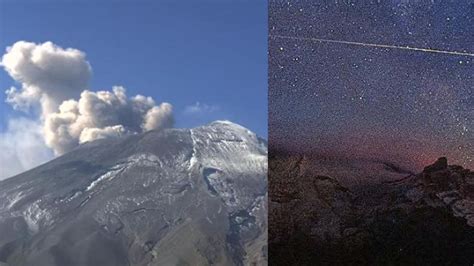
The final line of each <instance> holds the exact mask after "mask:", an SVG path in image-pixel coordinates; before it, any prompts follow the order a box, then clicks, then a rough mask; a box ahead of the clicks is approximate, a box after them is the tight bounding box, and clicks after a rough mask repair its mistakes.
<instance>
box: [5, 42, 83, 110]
mask: <svg viewBox="0 0 474 266" xmlns="http://www.w3.org/2000/svg"><path fill="white" fill-rule="evenodd" d="M0 64H1V65H2V66H3V68H4V69H5V70H6V71H7V72H8V74H9V75H10V76H11V77H12V78H13V79H14V80H15V81H17V82H18V83H20V84H21V88H20V89H18V88H16V87H12V88H10V89H8V90H7V91H6V94H7V102H8V103H10V104H11V105H12V106H13V107H14V108H15V109H20V110H27V109H29V108H30V107H35V106H36V105H38V104H39V105H40V108H41V111H42V114H43V115H46V114H47V113H50V112H54V111H55V110H56V108H57V107H58V106H59V105H60V104H61V103H62V102H63V101H64V100H67V99H71V98H75V97H77V96H78V95H79V93H80V92H81V91H82V90H84V89H87V88H88V84H89V80H90V78H91V75H92V69H91V66H90V64H89V62H87V61H86V59H85V54H84V53H83V52H81V51H79V50H76V49H72V48H68V49H63V48H61V47H59V46H57V45H55V44H53V43H51V42H45V43H41V44H35V43H31V42H25V41H19V42H16V43H15V44H13V45H12V46H10V47H8V48H7V50H6V53H5V54H4V55H3V57H2V61H1V63H0Z"/></svg>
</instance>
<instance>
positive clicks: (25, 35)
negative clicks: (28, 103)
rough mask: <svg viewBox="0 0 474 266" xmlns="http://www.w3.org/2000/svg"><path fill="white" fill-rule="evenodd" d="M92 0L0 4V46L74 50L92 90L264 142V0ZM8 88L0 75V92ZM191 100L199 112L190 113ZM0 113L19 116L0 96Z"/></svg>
mask: <svg viewBox="0 0 474 266" xmlns="http://www.w3.org/2000/svg"><path fill="white" fill-rule="evenodd" d="M98 2H99V1H86V0H82V1H80V0H77V1H62V2H60V1H39V0H36V1H25V0H20V1H10V0H0V5H1V6H0V10H1V11H0V47H1V49H2V50H4V49H5V48H6V47H7V46H10V45H12V44H13V43H15V42H16V41H19V40H26V41H30V42H36V43H41V42H45V41H52V42H53V43H55V44H57V45H59V46H61V47H64V48H66V47H72V48H76V49H79V50H81V51H83V52H85V53H86V54H87V60H88V61H89V62H90V63H91V65H92V69H93V77H92V81H91V88H92V89H93V90H110V89H111V87H112V86H113V85H121V86H124V87H126V88H127V94H128V95H129V96H133V95H135V94H142V95H145V96H152V97H153V98H154V99H155V100H156V101H157V102H163V101H166V102H170V103H171V104H173V106H174V113H175V118H176V126H177V127H193V126H196V125H200V124H203V123H207V122H209V121H213V120H216V119H228V120H231V121H234V122H237V123H239V124H242V125H244V126H246V127H248V128H249V129H251V130H253V131H255V132H256V133H257V134H259V135H260V136H263V137H265V138H266V136H267V4H266V1H256V0H248V1H244V0H236V1H207V2H206V1H199V3H196V2H197V1H191V0H189V1H181V2H179V3H173V2H172V1H100V3H98ZM2 54H3V52H2ZM12 85H15V83H14V81H13V80H12V79H11V78H10V77H9V76H8V75H7V73H6V72H5V71H3V70H2V71H0V89H1V90H2V91H4V90H5V89H7V88H9V87H10V86H12ZM16 85H18V84H16ZM17 87H19V86H17ZM197 102H199V105H200V107H201V110H203V112H200V113H196V112H190V111H189V110H192V109H193V108H190V107H189V106H192V105H195V104H196V103H197ZM186 110H188V111H186ZM0 112H1V116H0V128H1V129H3V130H5V126H6V122H7V120H8V118H11V117H15V116H19V115H24V114H23V113H19V112H17V111H14V110H13V109H12V108H11V106H10V105H8V104H6V103H5V95H4V94H3V93H1V94H0Z"/></svg>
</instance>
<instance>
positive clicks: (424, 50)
mask: <svg viewBox="0 0 474 266" xmlns="http://www.w3.org/2000/svg"><path fill="white" fill-rule="evenodd" d="M269 37H270V38H275V39H290V40H300V41H312V42H324V43H340V44H348V45H358V46H365V47H377V48H388V49H400V50H410V51H418V52H428V53H437V54H448V55H460V56H472V57H474V53H468V52H459V51H445V50H438V49H431V48H417V47H410V46H398V45H389V44H376V43H363V42H351V41H339V40H331V39H320V38H308V37H294V36H284V35H269Z"/></svg>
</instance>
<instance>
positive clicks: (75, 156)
mask: <svg viewBox="0 0 474 266" xmlns="http://www.w3.org/2000/svg"><path fill="white" fill-rule="evenodd" d="M266 176H267V144H266V142H265V141H264V140H262V139H260V138H258V137H257V136H256V135H255V134H254V133H252V132H250V131H249V130H247V129H245V128H243V127H241V126H239V125H236V124H233V123H231V122H227V121H217V122H214V123H211V124H209V125H207V126H203V127H198V128H194V129H167V130H163V131H159V132H156V131H150V132H147V133H144V134H137V135H132V136H128V137H124V138H118V139H103V140H98V141H94V142H90V143H86V144H84V145H82V146H80V147H78V148H77V149H75V150H73V151H72V152H70V153H67V154H65V155H64V156H61V157H59V158H57V159H55V160H53V161H51V162H49V163H46V164H44V165H42V166H40V167H37V168H35V169H33V170H30V171H28V172H25V173H23V174H20V175H18V176H15V177H12V178H9V179H6V180H4V181H1V182H0V265H2V263H6V264H7V265H37V266H41V265H48V266H54V265H58V266H63V265H68V266H74V265H87V266H95V265H97V266H99V265H100V266H106V265H113V266H120V265H264V264H266V261H267V256H266V252H267V246H266V245H267V218H266V217H267V215H266V213H267V201H266V200H267V181H266V180H267V179H266Z"/></svg>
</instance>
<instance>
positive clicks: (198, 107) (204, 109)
mask: <svg viewBox="0 0 474 266" xmlns="http://www.w3.org/2000/svg"><path fill="white" fill-rule="evenodd" d="M216 111H219V106H217V105H208V104H205V103H200V102H196V103H194V104H192V105H188V106H186V107H185V108H184V113H185V114H188V115H195V114H209V113H214V112H216Z"/></svg>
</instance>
